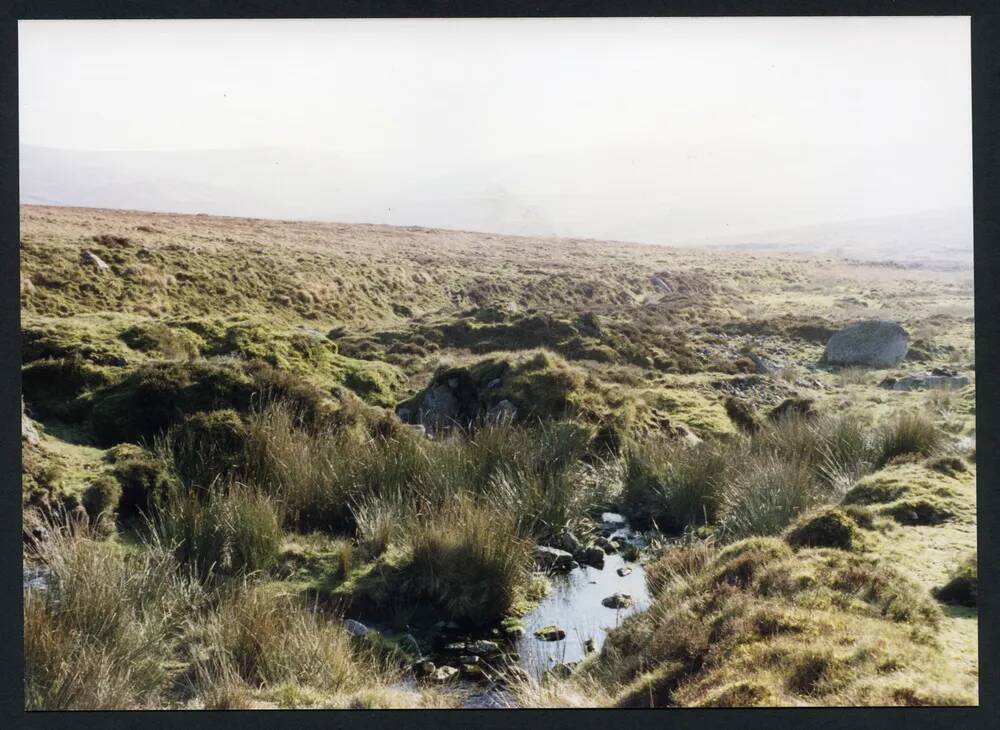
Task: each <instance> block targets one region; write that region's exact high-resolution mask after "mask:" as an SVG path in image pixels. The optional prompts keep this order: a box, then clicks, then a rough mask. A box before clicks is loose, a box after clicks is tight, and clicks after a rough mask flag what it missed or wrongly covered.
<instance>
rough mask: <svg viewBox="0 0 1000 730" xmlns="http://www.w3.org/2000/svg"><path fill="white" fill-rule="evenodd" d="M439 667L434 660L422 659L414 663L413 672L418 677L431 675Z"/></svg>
mask: <svg viewBox="0 0 1000 730" xmlns="http://www.w3.org/2000/svg"><path fill="white" fill-rule="evenodd" d="M436 669H437V667H436V666H434V662H432V661H427V660H422V661H419V662H417V663H416V664H414V665H413V673H414V674H416V675H417V676H418V677H429V676H430V675H432V674H434V671H435V670H436Z"/></svg>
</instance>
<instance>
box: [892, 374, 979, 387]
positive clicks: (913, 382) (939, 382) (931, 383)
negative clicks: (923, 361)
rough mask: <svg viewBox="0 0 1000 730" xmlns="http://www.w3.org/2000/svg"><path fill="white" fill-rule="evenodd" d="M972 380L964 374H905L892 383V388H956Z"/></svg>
mask: <svg viewBox="0 0 1000 730" xmlns="http://www.w3.org/2000/svg"><path fill="white" fill-rule="evenodd" d="M971 382H972V381H971V380H970V379H969V378H967V377H966V376H964V375H935V374H933V373H931V374H924V375H907V376H906V377H905V378H900V379H899V380H897V381H896V382H894V383H893V384H892V389H893V390H958V389H959V388H964V387H965V386H966V385H968V384H969V383H971Z"/></svg>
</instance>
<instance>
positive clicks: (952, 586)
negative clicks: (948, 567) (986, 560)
mask: <svg viewBox="0 0 1000 730" xmlns="http://www.w3.org/2000/svg"><path fill="white" fill-rule="evenodd" d="M934 597H935V598H937V599H938V600H939V601H941V602H942V603H950V604H954V605H957V606H966V607H969V608H974V607H975V606H976V605H977V604H978V601H979V574H978V568H977V565H976V554H975V553H973V554H972V555H969V556H968V557H966V558H965V559H964V560H963V561H962V562H961V563H959V564H958V566H957V567H956V568H955V569H954V570H953V571H952V573H951V575H950V577H949V578H948V582H947V583H945V584H944V585H943V586H940V587H939V588H935V589H934Z"/></svg>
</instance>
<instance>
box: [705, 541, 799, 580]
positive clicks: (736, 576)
mask: <svg viewBox="0 0 1000 730" xmlns="http://www.w3.org/2000/svg"><path fill="white" fill-rule="evenodd" d="M791 554H792V551H791V549H790V548H789V547H788V545H787V544H786V543H784V542H783V541H781V540H779V539H777V538H770V537H752V538H749V539H747V540H741V541H740V542H736V543H733V544H732V545H730V546H728V547H727V548H725V549H724V550H723V551H722V552H720V553H719V555H718V557H717V558H716V559H715V561H714V562H713V575H712V581H713V582H714V583H716V584H721V583H728V584H730V585H735V586H740V587H748V586H749V585H750V584H751V583H752V582H753V580H754V578H756V577H757V576H758V575H760V574H761V573H762V571H764V570H765V569H766V567H767V566H768V565H769V564H770V563H773V562H775V561H778V560H783V559H785V558H788V557H790V556H791Z"/></svg>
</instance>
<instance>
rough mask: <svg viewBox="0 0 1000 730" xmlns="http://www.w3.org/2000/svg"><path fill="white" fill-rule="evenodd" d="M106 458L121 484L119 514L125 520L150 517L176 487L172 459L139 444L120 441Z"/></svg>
mask: <svg viewBox="0 0 1000 730" xmlns="http://www.w3.org/2000/svg"><path fill="white" fill-rule="evenodd" d="M105 460H106V461H108V462H109V463H110V464H111V467H110V471H111V474H112V475H114V477H115V479H117V480H118V483H119V485H120V486H121V498H120V499H119V501H118V516H119V518H120V519H122V520H126V521H127V520H131V519H133V518H135V517H139V516H143V515H146V516H148V515H149V514H150V511H151V510H152V508H153V507H154V506H155V505H156V504H157V503H159V502H161V501H162V500H163V499H164V498H165V496H166V494H167V493H168V492H169V491H170V490H172V489H174V488H175V487H176V484H175V482H176V477H175V476H174V474H173V472H172V470H171V468H170V464H169V462H166V461H164V460H163V459H162V458H160V457H159V456H157V455H156V454H154V453H152V452H150V451H147V450H146V449H143V448H142V447H140V446H135V445H134V444H121V445H119V446H116V447H114V448H113V449H111V450H109V451H108V453H107V455H106V456H105Z"/></svg>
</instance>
